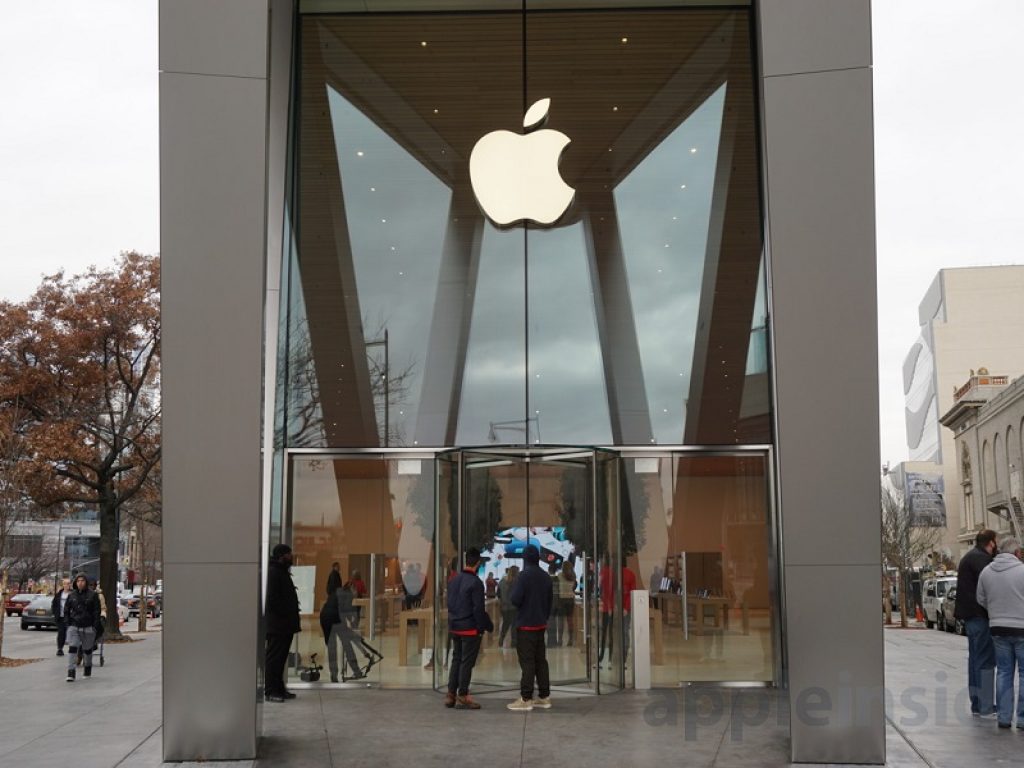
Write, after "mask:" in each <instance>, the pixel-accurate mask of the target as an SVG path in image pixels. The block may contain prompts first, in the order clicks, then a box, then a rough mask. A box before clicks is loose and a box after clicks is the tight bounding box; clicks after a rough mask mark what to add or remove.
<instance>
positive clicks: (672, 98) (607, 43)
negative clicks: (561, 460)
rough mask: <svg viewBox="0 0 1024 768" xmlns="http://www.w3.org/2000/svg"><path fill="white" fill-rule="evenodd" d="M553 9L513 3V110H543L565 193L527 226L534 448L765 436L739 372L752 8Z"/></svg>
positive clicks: (745, 326)
mask: <svg viewBox="0 0 1024 768" xmlns="http://www.w3.org/2000/svg"><path fill="white" fill-rule="evenodd" d="M549 6H550V4H548V3H546V2H544V3H539V2H527V3H526V8H527V13H526V23H525V36H526V37H525V42H524V45H525V49H526V73H527V74H526V98H525V100H524V102H525V103H526V104H532V103H533V102H535V101H537V100H539V99H544V98H549V99H550V100H551V102H550V107H549V111H548V117H547V124H546V126H545V128H546V130H549V131H551V130H555V131H560V132H562V133H564V134H565V135H566V136H567V137H568V139H569V143H568V145H567V146H566V148H565V150H564V152H563V155H562V158H561V162H560V165H559V170H560V173H561V175H562V177H563V178H564V179H565V182H566V183H567V184H568V185H569V186H570V187H572V188H573V189H574V190H575V197H574V199H573V201H572V204H571V205H570V207H569V208H568V209H567V210H566V212H565V213H564V215H563V216H562V218H561V219H560V220H559V221H558V222H556V225H555V227H554V228H550V229H544V228H541V227H535V226H533V225H530V226H529V228H528V229H527V254H528V259H527V267H528V284H529V292H528V296H527V301H528V309H527V312H528V327H529V338H528V349H527V354H528V360H529V372H528V373H529V375H528V377H527V385H528V387H529V390H528V407H529V414H528V415H529V416H530V417H531V418H537V419H538V420H539V423H540V424H541V425H543V439H542V440H541V442H566V443H580V442H584V443H585V442H587V441H594V442H597V443H612V444H616V445H642V444H650V443H660V444H669V445H677V444H681V443H686V444H705V445H716V444H727V443H739V442H758V443H761V442H768V440H769V439H770V432H769V431H768V426H769V420H768V419H767V418H766V417H765V414H766V413H767V403H768V384H767V376H765V375H764V372H763V371H755V372H753V373H750V372H748V358H749V357H750V353H749V351H748V350H749V349H750V347H751V342H752V334H751V325H750V321H751V317H752V316H753V315H754V314H755V312H756V309H755V304H756V302H757V296H758V295H759V293H760V292H761V287H762V286H763V274H762V272H761V269H760V264H761V250H762V247H761V219H760V201H759V184H758V167H759V163H758V156H757V141H756V127H755V126H756V121H755V111H754V105H755V99H754V90H753V77H752V62H751V56H750V51H751V46H750V39H749V24H748V15H747V13H746V12H745V11H736V10H731V9H730V10H711V9H702V10H694V9H677V10H656V9H650V8H648V9H635V8H630V9H628V10H608V11H601V12H593V11H589V12H588V11H563V12H559V11H551V10H549ZM531 9H537V12H532V13H531ZM542 10H543V12H541V11H542ZM762 295H763V294H762ZM762 331H763V327H762ZM759 340H760V339H758V338H757V337H756V336H755V337H753V342H754V343H757V342H758V341H759ZM755 356H756V354H755ZM759 359H760V360H764V359H765V358H764V356H763V355H762V356H760V358H759Z"/></svg>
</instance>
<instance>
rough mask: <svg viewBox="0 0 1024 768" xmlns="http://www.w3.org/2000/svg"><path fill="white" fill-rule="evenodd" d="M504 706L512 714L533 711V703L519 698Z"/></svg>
mask: <svg viewBox="0 0 1024 768" xmlns="http://www.w3.org/2000/svg"><path fill="white" fill-rule="evenodd" d="M506 706H507V707H508V708H509V709H511V710H512V711H513V712H530V711H531V710H532V709H533V702H532V701H528V700H526V699H524V698H521V697H520V698H518V699H516V700H515V701H513V702H511V703H509V704H507V705H506ZM548 706H549V707H550V706H551V705H550V704H548Z"/></svg>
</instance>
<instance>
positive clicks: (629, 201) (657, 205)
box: [615, 85, 726, 445]
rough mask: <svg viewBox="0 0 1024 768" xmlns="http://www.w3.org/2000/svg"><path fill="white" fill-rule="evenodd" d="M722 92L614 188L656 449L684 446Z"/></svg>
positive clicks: (720, 89) (716, 93)
mask: <svg viewBox="0 0 1024 768" xmlns="http://www.w3.org/2000/svg"><path fill="white" fill-rule="evenodd" d="M725 91H726V86H725V85H723V86H721V87H720V88H718V90H716V91H715V92H714V94H713V95H712V96H711V97H710V98H709V99H708V100H707V101H706V102H704V104H703V105H701V106H700V107H699V108H698V109H696V110H695V111H694V112H693V113H692V114H691V115H690V116H689V117H688V118H686V120H684V121H683V122H682V123H681V124H680V125H679V127H677V128H676V129H675V130H674V131H672V132H671V133H670V134H669V135H668V136H667V137H666V138H665V139H664V140H662V141H661V142H660V143H659V144H658V145H657V146H656V147H654V148H653V149H652V150H651V151H650V154H648V155H647V157H645V158H644V160H643V161H642V162H641V163H640V164H639V165H637V167H636V168H635V169H634V170H633V171H632V172H631V173H630V174H629V175H628V176H626V177H625V178H624V179H623V180H622V182H621V183H619V185H618V186H616V187H615V208H616V211H617V213H618V217H619V228H620V231H621V234H622V246H623V254H624V258H625V263H626V271H627V273H628V275H629V287H630V293H631V295H632V299H633V316H634V317H635V318H636V329H637V340H638V343H639V347H640V358H641V360H642V362H643V371H644V383H645V384H646V388H647V400H648V404H649V407H650V409H651V414H652V427H653V431H654V438H655V441H656V442H658V443H663V444H670V445H672V444H677V443H680V442H682V435H683V426H684V423H685V421H686V397H687V394H688V392H689V389H690V375H691V373H692V367H693V358H694V346H695V343H696V338H697V322H698V314H699V309H700V297H701V290H702V281H703V278H704V263H705V259H706V257H707V249H708V226H709V221H710V217H711V201H712V196H713V192H714V186H715V169H716V162H717V159H718V140H719V136H720V134H721V129H722V108H723V105H724V104H725Z"/></svg>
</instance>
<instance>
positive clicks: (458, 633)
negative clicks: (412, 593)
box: [444, 547, 494, 709]
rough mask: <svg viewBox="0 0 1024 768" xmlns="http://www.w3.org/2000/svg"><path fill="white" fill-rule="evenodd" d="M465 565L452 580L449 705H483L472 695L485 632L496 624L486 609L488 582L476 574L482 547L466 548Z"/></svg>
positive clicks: (450, 582)
mask: <svg viewBox="0 0 1024 768" xmlns="http://www.w3.org/2000/svg"><path fill="white" fill-rule="evenodd" d="M465 563H466V564H465V567H464V568H463V569H462V570H461V571H460V572H459V574H458V575H457V576H455V578H453V579H451V580H450V581H449V582H448V634H449V636H450V637H451V641H452V663H451V669H450V671H449V673H448V693H447V695H445V698H444V705H445V706H446V707H449V708H451V707H454V708H455V709H480V705H479V704H478V703H477V702H475V701H474V700H473V699H472V697H471V696H470V695H469V683H470V681H471V680H472V677H473V667H474V666H475V665H476V657H477V654H479V653H480V642H481V640H482V639H483V634H484V632H491V631H493V629H494V624H493V623H492V622H491V617H490V616H488V615H487V611H486V610H485V609H484V583H483V582H482V581H480V578H479V577H478V576H477V575H476V569H477V567H478V566H479V565H480V550H479V549H477V548H476V547H471V548H470V549H468V550H467V551H466V559H465Z"/></svg>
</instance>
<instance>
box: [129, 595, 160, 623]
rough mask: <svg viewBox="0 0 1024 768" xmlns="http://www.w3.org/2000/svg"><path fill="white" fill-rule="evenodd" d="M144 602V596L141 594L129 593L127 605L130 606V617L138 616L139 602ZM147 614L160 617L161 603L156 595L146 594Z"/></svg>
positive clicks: (155, 617)
mask: <svg viewBox="0 0 1024 768" xmlns="http://www.w3.org/2000/svg"><path fill="white" fill-rule="evenodd" d="M141 602H142V598H141V597H140V596H139V595H129V596H128V598H127V602H126V603H125V605H126V606H127V608H128V617H129V618H132V619H134V618H136V617H138V615H139V604H140V603H141ZM146 615H147V616H152V617H153V618H154V619H159V618H160V604H159V603H158V602H157V599H156V597H154V596H153V595H146Z"/></svg>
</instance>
